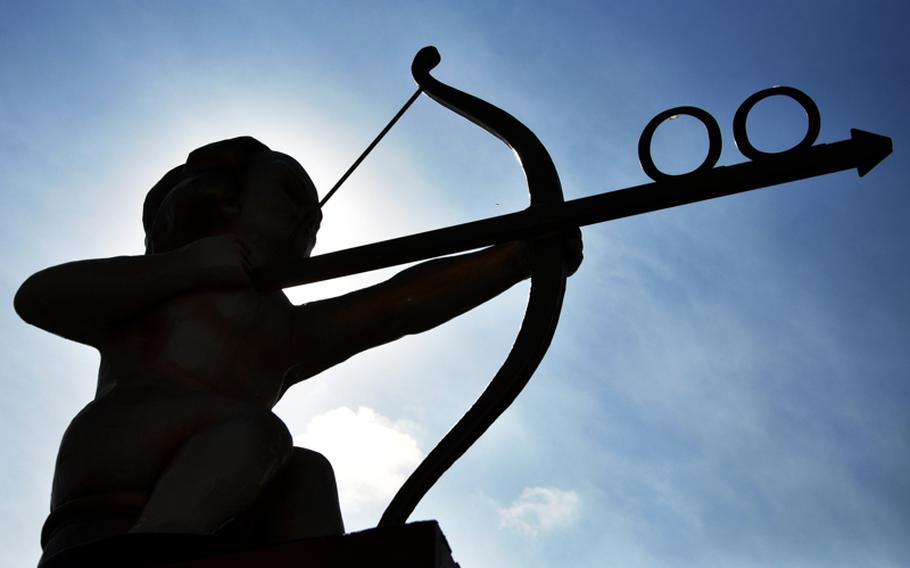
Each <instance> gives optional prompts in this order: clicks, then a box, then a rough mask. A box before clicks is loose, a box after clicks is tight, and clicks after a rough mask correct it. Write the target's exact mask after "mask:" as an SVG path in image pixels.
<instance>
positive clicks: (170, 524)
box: [130, 409, 292, 534]
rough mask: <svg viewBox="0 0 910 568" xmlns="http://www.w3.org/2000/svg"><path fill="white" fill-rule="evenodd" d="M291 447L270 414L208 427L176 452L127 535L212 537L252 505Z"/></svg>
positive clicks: (255, 413)
mask: <svg viewBox="0 0 910 568" xmlns="http://www.w3.org/2000/svg"><path fill="white" fill-rule="evenodd" d="M163 419H164V420H166V419H167V418H163ZM291 448H292V442H291V436H290V434H289V433H288V431H287V428H286V427H285V426H284V424H283V423H282V422H281V420H280V419H279V418H278V417H277V416H275V415H274V414H272V413H271V412H269V411H268V410H262V409H255V410H249V411H247V412H246V413H244V414H241V415H239V416H236V417H232V418H229V419H226V420H224V421H221V422H218V423H215V424H212V425H209V426H207V427H206V428H204V429H202V430H200V431H199V432H197V433H195V434H194V435H193V436H192V437H191V438H189V440H187V441H186V442H185V443H184V444H183V445H182V446H181V447H180V448H179V449H178V450H177V453H176V455H175V456H174V458H173V460H171V462H170V463H169V464H168V465H167V467H166V468H165V470H164V471H163V473H162V475H161V476H160V477H159V479H158V482H157V483H156V484H155V487H154V489H153V490H152V493H151V496H150V497H149V501H148V504H147V505H146V507H145V509H144V510H143V512H142V515H141V516H140V518H139V521H138V522H137V523H136V525H135V526H134V527H133V528H132V529H131V531H130V532H179V533H194V534H211V533H214V532H215V531H216V530H218V529H219V528H221V527H222V526H224V525H225V524H226V523H228V522H230V521H231V520H232V519H234V518H235V517H236V516H237V515H238V514H240V513H241V512H243V511H244V510H245V509H247V508H248V507H249V506H250V505H251V504H252V503H253V502H254V501H255V500H256V498H257V497H258V496H259V494H260V493H261V492H262V490H263V488H264V487H265V486H266V484H267V483H268V482H269V481H270V480H271V479H272V478H274V477H275V475H276V474H278V473H279V472H280V471H281V469H282V467H283V466H284V465H285V464H286V462H287V460H288V458H289V457H290V454H291Z"/></svg>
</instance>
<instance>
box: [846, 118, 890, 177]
mask: <svg viewBox="0 0 910 568" xmlns="http://www.w3.org/2000/svg"><path fill="white" fill-rule="evenodd" d="M850 138H851V139H852V140H853V142H854V143H855V144H856V146H857V154H858V156H859V157H858V159H857V161H856V162H857V163H856V171H857V173H859V177H863V176H864V175H866V174H867V173H869V171H870V170H871V169H872V168H874V167H875V166H877V165H878V163H879V162H881V161H882V160H884V159H885V158H887V157H888V155H889V154H891V150H892V146H891V139H890V138H888V137H887V136H882V135H880V134H873V133H871V132H866V131H865V130H859V129H858V128H851V129H850Z"/></svg>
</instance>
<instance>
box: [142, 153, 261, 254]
mask: <svg viewBox="0 0 910 568" xmlns="http://www.w3.org/2000/svg"><path fill="white" fill-rule="evenodd" d="M270 151H271V150H270V149H269V147H268V146H266V145H265V144H263V143H262V142H260V141H258V140H256V139H255V138H252V137H250V136H242V137H240V138H232V139H230V140H222V141H220V142H213V143H212V144H207V145H205V146H202V147H201V148H197V149H195V150H193V151H192V152H190V154H189V156H187V158H186V163H185V164H181V165H179V166H177V167H175V168H173V169H171V171H169V172H168V173H167V174H165V175H164V177H163V178H161V180H160V181H158V183H156V184H155V185H154V186H153V187H152V189H150V190H149V192H148V194H146V196H145V203H144V205H143V207H142V226H143V228H144V229H145V253H146V254H152V253H156V252H165V251H167V250H172V249H175V248H178V247H180V246H182V245H184V244H186V243H188V242H191V241H193V240H196V239H197V238H201V237H202V236H204V235H206V234H207V233H208V231H209V230H210V229H211V228H212V227H213V226H214V225H217V224H218V223H220V222H223V221H224V219H221V218H220V217H219V216H220V215H221V214H220V213H219V209H220V208H221V207H220V206H223V205H225V204H230V203H234V204H237V203H238V202H239V199H240V197H241V195H242V190H243V176H244V173H245V172H246V170H247V168H248V167H249V166H250V164H251V163H252V162H253V159H254V158H255V157H256V156H258V155H259V154H261V153H263V152H270Z"/></svg>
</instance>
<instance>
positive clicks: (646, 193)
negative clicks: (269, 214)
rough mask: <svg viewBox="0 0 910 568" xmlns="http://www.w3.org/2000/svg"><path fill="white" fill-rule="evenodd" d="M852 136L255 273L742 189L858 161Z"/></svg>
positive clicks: (347, 267)
mask: <svg viewBox="0 0 910 568" xmlns="http://www.w3.org/2000/svg"><path fill="white" fill-rule="evenodd" d="M856 146H857V144H856V142H855V141H854V140H852V139H851V140H842V141H840V142H835V143H832V144H819V145H816V146H813V147H811V148H807V149H805V150H800V151H798V152H793V153H783V154H779V155H776V156H771V157H767V158H763V159H761V160H756V161H751V162H743V163H740V164H735V165H732V166H722V167H718V168H714V169H712V170H710V171H708V172H705V173H701V174H697V175H694V176H680V177H679V178H675V179H671V180H669V181H659V182H652V183H647V184H643V185H638V186H633V187H627V188H624V189H619V190H615V191H610V192H606V193H601V194H598V195H593V196H590V197H583V198H580V199H573V200H570V201H566V202H565V203H562V204H560V205H558V206H547V207H545V208H543V207H542V208H534V207H532V208H529V209H526V210H524V211H519V212H516V213H509V214H506V215H500V216H497V217H490V218H487V219H482V220H479V221H472V222H469V223H464V224H461V225H454V226H451V227H446V228H442V229H435V230H432V231H427V232H423V233H417V234H413V235H409V236H405V237H398V238H395V239H390V240H387V241H381V242H377V243H373V244H368V245H363V246H358V247H354V248H350V249H346V250H341V251H336V252H331V253H327V254H323V255H318V256H314V257H311V258H304V259H294V260H292V261H290V262H287V263H285V264H282V265H280V266H274V267H270V268H269V269H265V270H262V271H260V272H258V273H257V274H256V277H255V280H256V285H257V287H258V288H260V289H278V288H288V287H291V286H298V285H301V284H308V283H311V282H318V281H321V280H329V279H332V278H339V277H342V276H348V275H351V274H358V273H361V272H368V271H370V270H377V269H380V268H387V267H390V266H396V265H400V264H405V263H408V262H415V261H419V260H424V259H427V258H435V257H439V256H444V255H449V254H455V253H458V252H463V251H467V250H472V249H476V248H480V247H484V246H490V245H494V244H497V243H502V242H507V241H511V240H518V239H526V238H530V237H533V236H535V235H540V234H543V233H547V232H550V231H556V230H560V229H563V228H566V227H575V226H585V225H592V224H596V223H603V222H606V221H612V220H615V219H621V218H623V217H630V216H634V215H640V214H642V213H648V212H651V211H658V210H660V209H667V208H670V207H676V206H679V205H685V204H688V203H695V202H698V201H704V200H707V199H714V198H717V197H722V196H725V195H732V194H735V193H742V192H745V191H750V190H753V189H759V188H763V187H770V186H774V185H779V184H782V183H787V182H791V181H796V180H800V179H806V178H811V177H816V176H820V175H825V174H829V173H833V172H837V171H842V170H847V169H851V168H855V167H857V166H858V158H857V155H858V152H857V150H858V148H857V147H856Z"/></svg>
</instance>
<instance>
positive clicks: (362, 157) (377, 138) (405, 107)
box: [318, 87, 423, 210]
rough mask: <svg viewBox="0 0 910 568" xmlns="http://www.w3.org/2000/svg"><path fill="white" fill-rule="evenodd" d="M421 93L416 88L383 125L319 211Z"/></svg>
mask: <svg viewBox="0 0 910 568" xmlns="http://www.w3.org/2000/svg"><path fill="white" fill-rule="evenodd" d="M422 92H423V89H421V88H419V87H418V88H417V90H416V91H415V92H414V94H413V95H411V98H409V99H408V101H407V102H406V103H404V106H402V107H401V109H400V110H399V111H398V112H397V113H395V116H393V117H392V120H390V121H389V123H388V124H386V125H385V128H383V129H382V131H381V132H380V133H379V134H378V135H377V136H376V138H374V139H373V141H372V142H370V145H369V146H367V148H366V150H364V151H363V153H362V154H360V156H359V157H358V158H357V159H356V160H354V163H353V164H351V167H350V168H348V170H347V171H346V172H344V175H343V176H341V179H339V180H338V182H337V183H335V185H334V186H332V189H330V190H329V192H328V193H326V194H325V197H323V198H322V201H320V202H319V207H318V209H319V210H321V209H322V206H323V205H325V204H326V202H327V201H328V200H329V198H331V197H332V196H333V195H335V192H336V191H338V188H340V187H341V184H343V183H344V182H345V180H346V179H348V176H350V175H351V174H352V173H353V172H354V170H355V169H357V166H359V165H360V162H362V161H363V160H364V158H366V157H367V155H368V154H369V153H370V152H371V151H372V150H373V148H375V147H376V145H377V144H379V141H380V140H382V138H383V136H385V135H386V133H387V132H388V131H389V130H391V129H392V127H393V126H395V123H396V122H398V119H399V118H401V116H402V115H403V114H404V113H405V112H406V111H407V110H408V108H410V107H411V105H412V104H414V101H416V100H417V97H419V96H420V93H422Z"/></svg>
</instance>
